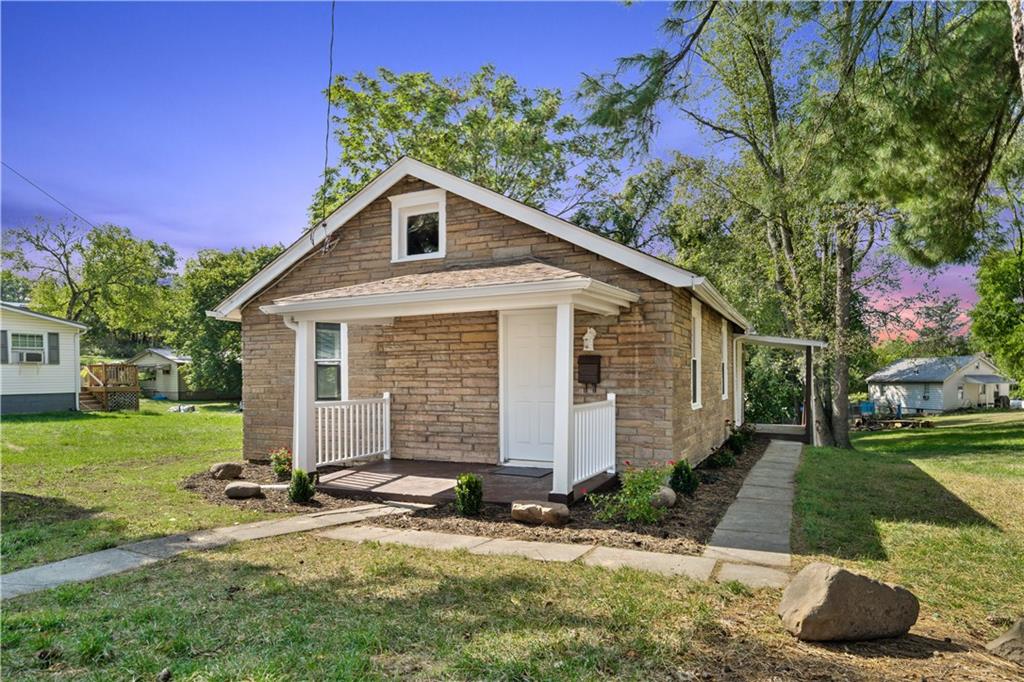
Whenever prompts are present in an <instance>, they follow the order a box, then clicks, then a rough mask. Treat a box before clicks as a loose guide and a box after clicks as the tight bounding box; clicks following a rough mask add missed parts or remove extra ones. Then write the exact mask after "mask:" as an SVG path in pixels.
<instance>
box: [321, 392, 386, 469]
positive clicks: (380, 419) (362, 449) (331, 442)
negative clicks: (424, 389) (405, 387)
mask: <svg viewBox="0 0 1024 682" xmlns="http://www.w3.org/2000/svg"><path fill="white" fill-rule="evenodd" d="M314 409H315V410H316V463H317V466H320V465H322V464H341V463H344V462H350V461H353V460H358V459H365V458H367V457H374V456H377V455H383V456H384V458H385V459H388V458H389V457H390V456H391V394H390V393H385V394H384V396H383V397H381V398H363V399H360V400H338V401H333V402H330V403H317V404H316V406H315V408H314Z"/></svg>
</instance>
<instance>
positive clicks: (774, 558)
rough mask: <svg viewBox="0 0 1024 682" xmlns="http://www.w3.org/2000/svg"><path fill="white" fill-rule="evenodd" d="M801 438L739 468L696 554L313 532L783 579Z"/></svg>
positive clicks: (424, 534)
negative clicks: (732, 493) (738, 484)
mask: <svg viewBox="0 0 1024 682" xmlns="http://www.w3.org/2000/svg"><path fill="white" fill-rule="evenodd" d="M802 451H803V446H802V445H801V444H800V443H793V442H788V441H778V440H773V441H772V442H771V443H770V444H769V445H768V448H767V449H766V450H765V452H764V455H762V456H761V459H760V460H758V462H757V464H755V465H754V467H753V468H752V469H751V470H750V472H749V473H748V474H747V478H746V480H745V481H744V482H743V487H742V488H741V489H740V491H739V493H738V494H737V496H736V501H735V502H733V503H732V504H731V505H730V506H729V509H728V510H726V513H725V516H724V517H722V520H721V522H720V523H719V524H718V527H717V528H716V529H715V532H714V534H713V535H712V537H711V541H710V542H709V543H708V546H707V548H705V550H704V555H703V556H686V555H681V554H664V553H661V552H644V551H639V550H635V549H620V548H617V547H599V546H597V545H577V544H566V543H556V542H535V541H531V540H509V539H505V538H490V537H486V536H482V535H457V534H454V533H437V532H434V531H423V530H402V529H397V528H383V527H380V526H364V525H359V526H347V527H344V528H333V529H331V530H327V531H324V532H322V533H320V535H322V536H323V537H327V538H331V539H334V540H346V541H349V542H381V543H385V544H399V545H407V546H410V547H424V548H428V549H435V550H455V549H465V550H467V551H468V552H469V553H470V554H488V555H505V556H521V557H525V558H528V559H535V560H537V561H562V562H570V561H579V562H581V563H584V564H587V565H589V566H603V567H605V568H610V569H616V568H623V567H628V568H633V569H636V570H640V571H650V572H652V573H660V574H662V575H670V576H675V575H684V576H687V577H689V578H693V579H694V580H710V579H711V578H712V577H714V579H715V580H717V581H718V582H729V581H733V580H735V581H738V582H740V583H743V584H744V585H747V586H748V587H753V588H761V587H785V586H786V585H788V584H789V574H788V573H787V572H786V570H785V569H788V568H789V565H790V554H789V530H790V525H791V523H792V518H793V492H794V487H795V476H796V470H797V467H798V466H799V465H800V456H801V453H802Z"/></svg>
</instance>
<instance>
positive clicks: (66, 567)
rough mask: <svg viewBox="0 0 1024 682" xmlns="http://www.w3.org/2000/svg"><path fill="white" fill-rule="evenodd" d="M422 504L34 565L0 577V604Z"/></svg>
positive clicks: (324, 515) (351, 511)
mask: <svg viewBox="0 0 1024 682" xmlns="http://www.w3.org/2000/svg"><path fill="white" fill-rule="evenodd" d="M421 506H422V505H408V504H404V505H398V504H394V505H385V504H365V505H361V506H358V507H349V508H347V509H337V510H332V511H325V512H318V513H316V514H306V515H303V516H292V517H289V518H286V519H276V520H272V521H257V522H255V523H246V524H240V525H237V526H227V527H224V528H213V529H210V530H200V531H195V532H193V533H182V534H178V535H168V536H166V537H162V538H154V539H152V540H142V541H141V542H133V543H131V544H129V545H122V546H120V547H115V548H112V549H105V550H103V551H100V552H93V553H92V554H83V555H81V556H77V557H71V558H70V559H64V560H63V561H56V562H54V563H50V564H43V565H42V566H34V567H32V568H26V569H23V570H20V571H14V572H12V573H5V574H3V575H0V599H9V598H11V597H17V596H19V595H22V594H29V593H31V592H36V591H38V590H47V589H50V588H53V587H57V586H59V585H63V584H65V583H73V582H81V581H84V580H92V579H93V578H101V577H103V576H106V575H113V574H115V573H123V572H124V571H130V570H132V569H135V568H139V567H141V566H145V565H147V564H151V563H153V562H156V561H160V560H161V559H167V558H168V557H172V556H175V555H176V554H181V553H182V552H192V551H202V550H207V549H213V548H215V547H223V546H224V545H228V544H231V543H233V542H239V541H242V540H258V539H260V538H269V537H274V536H277V535H287V534H289V533H300V532H302V531H308V530H317V529H321V528H329V527H331V526H340V525H344V524H349V523H358V522H360V521H366V520H369V519H373V518H377V517H380V516H389V515H391V514H408V513H409V512H410V511H411V510H412V509H415V508H419V507H421Z"/></svg>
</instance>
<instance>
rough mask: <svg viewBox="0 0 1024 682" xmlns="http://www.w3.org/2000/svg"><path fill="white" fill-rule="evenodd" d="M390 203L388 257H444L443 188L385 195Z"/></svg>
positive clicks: (400, 259) (414, 258) (392, 258)
mask: <svg viewBox="0 0 1024 682" xmlns="http://www.w3.org/2000/svg"><path fill="white" fill-rule="evenodd" d="M388 200H389V201H390V202H391V260H392V261H394V262H401V261H413V260H426V259H428V258H444V254H445V236H446V225H445V223H446V216H445V213H446V212H445V191H444V190H443V189H431V190H425V191H423V192H409V193H408V194H399V195H396V196H393V197H388Z"/></svg>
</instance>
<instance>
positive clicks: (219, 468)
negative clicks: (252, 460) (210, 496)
mask: <svg viewBox="0 0 1024 682" xmlns="http://www.w3.org/2000/svg"><path fill="white" fill-rule="evenodd" d="M241 475H242V464H241V463H239V462H218V463H217V464H214V465H213V466H212V467H210V476H212V477H213V478H216V479H217V480H219V481H228V480H232V479H235V478H238V477H239V476H241Z"/></svg>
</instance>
